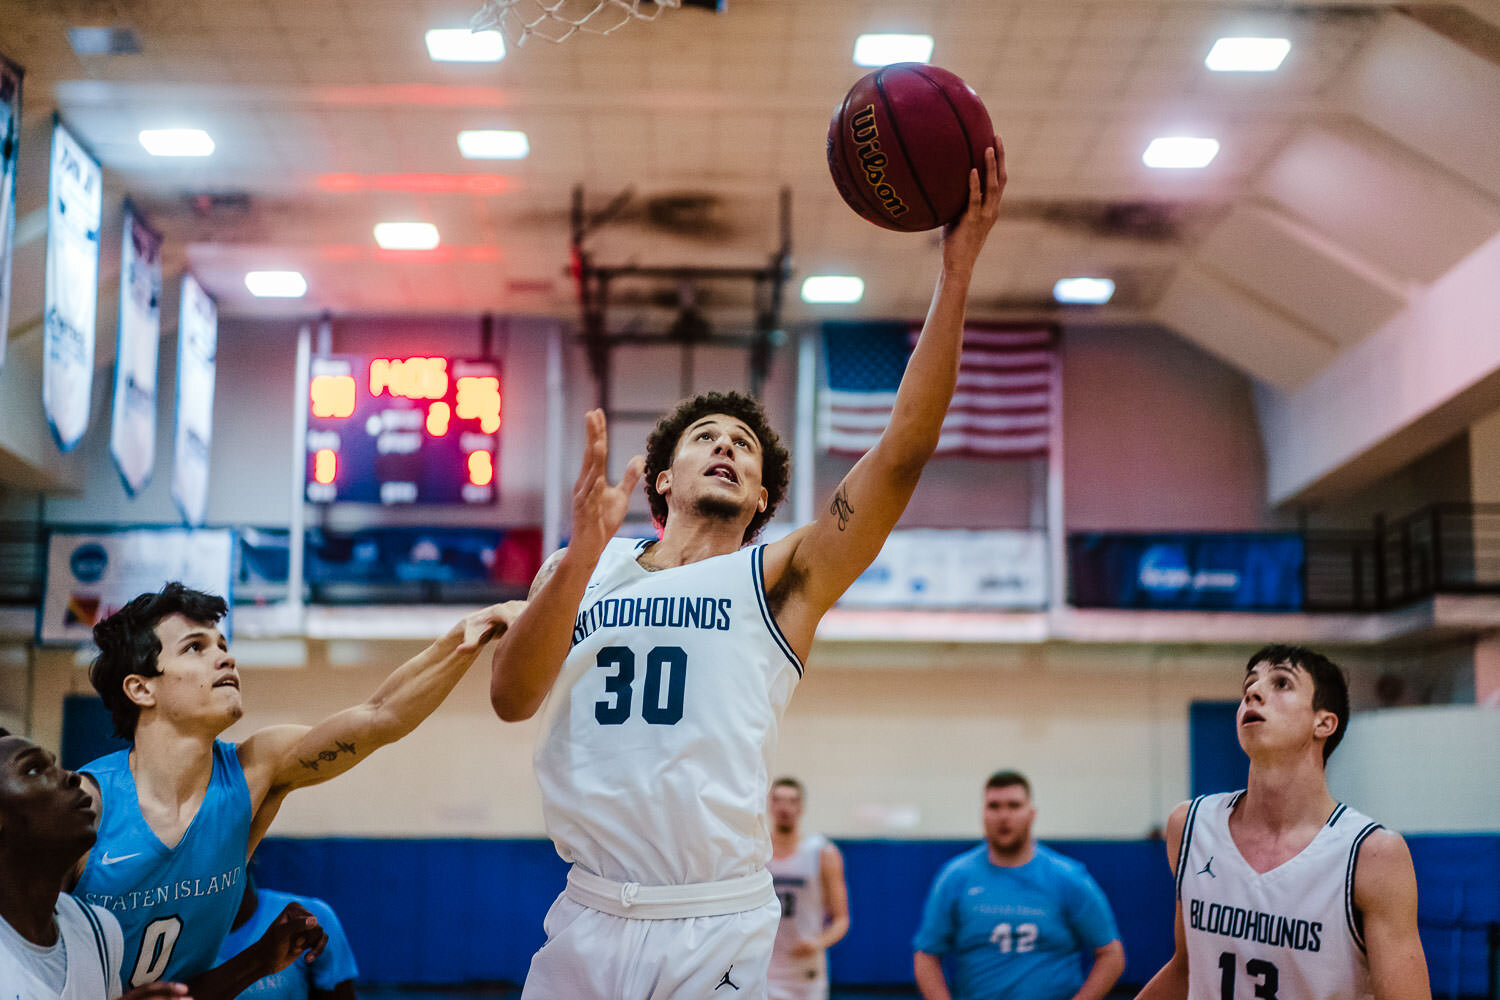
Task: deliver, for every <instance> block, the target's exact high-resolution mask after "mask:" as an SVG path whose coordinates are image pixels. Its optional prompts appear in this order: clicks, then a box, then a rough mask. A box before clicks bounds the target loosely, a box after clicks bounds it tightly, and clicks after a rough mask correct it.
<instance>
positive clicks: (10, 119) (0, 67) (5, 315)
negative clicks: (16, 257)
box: [0, 56, 24, 367]
mask: <svg viewBox="0 0 1500 1000" xmlns="http://www.w3.org/2000/svg"><path fill="white" fill-rule="evenodd" d="M23 75H24V73H23V71H22V70H21V67H19V66H17V65H16V64H15V63H13V62H11V61H10V60H9V59H7V58H5V57H4V56H0V367H4V365H5V341H6V340H7V339H8V338H7V336H6V334H7V332H8V331H9V330H10V266H11V257H12V254H13V253H14V251H15V245H16V163H17V161H18V160H19V159H20V152H21V77H22V76H23Z"/></svg>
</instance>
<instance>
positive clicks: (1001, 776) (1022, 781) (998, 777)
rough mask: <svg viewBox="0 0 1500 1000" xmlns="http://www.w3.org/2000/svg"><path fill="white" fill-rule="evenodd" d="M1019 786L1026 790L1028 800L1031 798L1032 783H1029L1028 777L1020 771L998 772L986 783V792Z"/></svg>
mask: <svg viewBox="0 0 1500 1000" xmlns="http://www.w3.org/2000/svg"><path fill="white" fill-rule="evenodd" d="M1018 785H1019V786H1020V787H1021V788H1024V789H1026V797H1027V798H1028V799H1029V798H1031V782H1029V781H1027V780H1026V775H1024V774H1022V773H1021V772H1020V771H996V772H995V773H994V774H992V775H990V778H989V780H988V781H986V782H985V783H984V790H985V791H989V790H990V789H991V788H1014V787H1016V786H1018Z"/></svg>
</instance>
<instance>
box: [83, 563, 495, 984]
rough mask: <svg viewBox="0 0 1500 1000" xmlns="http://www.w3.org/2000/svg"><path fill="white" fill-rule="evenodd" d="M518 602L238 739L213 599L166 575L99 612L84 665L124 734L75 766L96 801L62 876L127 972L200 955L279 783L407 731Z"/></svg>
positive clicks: (360, 756) (218, 931) (330, 766)
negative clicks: (89, 846)
mask: <svg viewBox="0 0 1500 1000" xmlns="http://www.w3.org/2000/svg"><path fill="white" fill-rule="evenodd" d="M521 607H522V605H521V604H520V602H514V603H512V604H510V605H495V606H493V607H489V608H485V609H483V610H482V611H477V612H475V613H474V614H471V615H469V616H468V617H466V618H464V619H463V620H462V621H460V622H458V623H457V624H456V625H454V626H453V627H452V628H451V629H449V630H448V632H447V633H445V634H444V635H443V636H442V637H440V638H439V639H437V640H436V641H435V642H433V643H432V645H430V646H428V647H427V648H426V649H425V650H423V651H422V652H421V653H419V654H417V656H415V657H413V658H412V659H411V660H409V661H407V662H406V663H405V664H403V665H402V666H401V667H400V668H399V669H397V670H396V671H395V672H394V673H392V674H391V675H390V677H388V678H386V680H385V682H384V683H382V684H381V685H380V687H379V688H377V689H376V690H375V692H374V693H373V694H372V695H371V696H370V697H369V699H368V700H366V701H365V702H364V703H363V704H360V705H356V706H354V707H352V708H348V709H345V710H344V711H342V712H338V713H336V714H334V715H332V716H330V717H328V718H327V719H325V720H323V721H322V722H320V723H319V724H317V725H316V726H312V727H308V726H273V727H270V728H268V729H262V730H260V731H259V732H257V733H254V734H253V735H251V736H250V737H249V738H248V739H246V740H245V741H244V742H243V743H240V744H238V745H234V744H230V743H225V742H222V741H220V740H219V739H218V737H219V735H220V734H221V733H223V732H224V730H226V729H228V728H229V727H230V726H231V725H233V724H234V722H235V721H236V720H238V719H239V718H240V716H241V715H243V714H244V709H243V707H242V705H241V701H240V675H239V671H238V670H236V669H235V663H234V657H232V656H231V655H230V654H229V647H228V644H227V642H226V641H225V638H224V635H223V634H222V633H221V632H220V631H219V629H218V626H217V623H218V622H219V620H220V619H221V618H222V617H223V616H224V613H225V610H226V606H225V604H224V601H223V599H222V598H219V597H215V596H213V595H210V594H204V593H201V592H199V591H196V590H190V589H188V588H187V587H184V586H182V584H180V583H169V584H167V586H166V587H165V588H163V589H162V590H161V591H160V592H159V593H155V594H142V595H140V596H139V597H137V598H136V599H135V600H133V601H131V602H130V603H129V604H127V605H125V607H123V608H121V609H120V610H119V611H116V612H115V613H114V614H111V615H110V616H109V617H107V618H105V619H104V620H103V621H102V622H100V623H99V624H98V625H96V626H95V627H94V641H95V642H96V643H97V644H98V646H99V650H100V652H99V656H98V657H97V658H96V659H95V660H94V664H93V666H92V667H91V668H90V671H89V679H90V680H91V681H92V682H93V684H94V688H95V689H96V690H97V691H98V692H99V695H100V697H101V698H103V700H104V704H105V706H106V707H108V708H109V710H110V714H111V715H112V716H113V719H114V724H115V729H116V731H117V732H118V733H119V735H120V736H122V737H124V738H125V739H128V740H130V741H131V743H132V746H131V748H130V749H129V750H125V751H120V752H119V753H115V754H111V755H109V756H107V757H103V758H100V759H99V760H97V761H95V762H93V763H92V764H88V765H86V766H85V767H84V768H83V769H82V771H83V774H84V776H85V778H87V779H88V780H87V781H86V782H85V784H84V787H85V789H87V790H88V791H89V792H90V793H91V794H92V795H93V797H94V799H95V801H96V803H97V805H98V807H99V808H100V810H101V813H102V815H101V819H100V835H99V839H98V842H97V843H96V844H95V845H94V848H93V850H91V851H90V852H89V854H88V855H87V857H86V858H85V860H84V862H83V864H82V866H81V867H80V869H79V871H78V873H77V878H76V881H75V883H74V891H75V892H76V893H78V894H80V895H82V896H83V897H84V898H85V899H87V900H89V901H90V902H94V903H95V904H96V905H99V906H102V907H103V908H105V909H106V910H107V911H108V912H110V913H111V914H113V915H114V916H115V918H116V919H117V920H119V922H120V926H121V928H122V929H123V930H124V933H125V953H124V963H123V965H122V966H121V978H122V980H123V981H124V984H125V986H126V987H127V988H129V987H132V986H140V985H142V984H145V983H150V982H154V981H157V980H160V979H171V980H184V979H190V978H192V977H193V976H194V975H196V974H197V973H200V972H202V971H203V970H205V969H206V968H208V967H209V965H210V964H212V962H213V960H214V956H215V955H216V954H217V953H218V949H219V944H220V942H222V941H223V940H224V936H225V935H226V934H227V933H228V932H229V928H230V924H231V923H232V921H233V918H234V913H235V910H236V909H237V908H238V906H239V902H240V895H241V892H242V890H243V887H244V879H245V862H246V861H247V860H248V859H249V857H250V855H251V854H252V853H253V852H254V850H255V845H256V844H257V843H259V841H260V838H261V837H262V836H263V835H264V834H265V832H266V828H267V827H268V826H269V825H270V823H271V820H272V819H273V818H274V817H275V815H276V811H277V810H278V809H279V808H280V806H281V802H282V800H283V799H284V798H285V796H286V795H287V793H289V792H291V791H292V790H293V789H296V788H301V787H305V786H307V785H314V784H317V783H319V782H323V781H327V780H328V779H329V778H333V777H336V776H337V775H339V774H342V773H343V772H345V771H347V770H348V769H349V768H351V767H353V766H354V765H355V764H357V763H359V762H360V761H362V760H364V759H365V758H366V757H368V756H369V755H370V754H371V753H372V752H373V751H375V750H377V749H378V748H380V747H382V746H384V745H386V744H387V743H391V742H393V741H395V740H398V739H400V738H401V737H402V736H405V735H406V734H407V733H409V732H411V731H412V730H413V729H414V728H416V726H417V724H418V723H419V722H421V721H422V720H423V719H425V718H426V717H427V716H428V715H430V714H431V713H432V711H433V710H434V709H435V708H437V706H438V705H439V704H440V703H441V702H442V700H443V699H444V698H445V697H446V696H447V695H448V692H449V691H451V690H452V689H453V686H454V685H455V684H457V683H458V680H459V678H460V677H462V676H463V674H464V671H466V670H467V669H468V668H469V665H470V664H472V663H473V662H474V659H475V657H476V656H478V654H479V650H480V649H481V648H482V646H483V645H484V644H485V643H486V642H488V641H489V640H490V639H492V638H494V637H495V636H496V635H498V634H500V633H501V632H503V631H504V630H505V628H506V627H507V625H508V623H509V621H510V620H511V619H512V618H513V617H514V616H515V615H517V614H519V613H520V608H521Z"/></svg>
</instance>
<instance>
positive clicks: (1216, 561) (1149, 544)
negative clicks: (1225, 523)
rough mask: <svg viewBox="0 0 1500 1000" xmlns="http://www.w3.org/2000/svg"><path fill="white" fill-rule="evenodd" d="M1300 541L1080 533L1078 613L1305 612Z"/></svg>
mask: <svg viewBox="0 0 1500 1000" xmlns="http://www.w3.org/2000/svg"><path fill="white" fill-rule="evenodd" d="M1303 563H1304V550H1303V544H1302V537H1301V536H1300V535H1295V534H1251V533H1247V534H1178V535H1125V534H1119V535H1109V534H1078V535H1070V536H1069V537H1068V567H1069V574H1068V575H1069V580H1070V582H1071V590H1072V603H1073V604H1074V605H1075V606H1076V607H1080V608H1163V609H1183V610H1217V611H1300V610H1302V606H1303V588H1302V571H1303Z"/></svg>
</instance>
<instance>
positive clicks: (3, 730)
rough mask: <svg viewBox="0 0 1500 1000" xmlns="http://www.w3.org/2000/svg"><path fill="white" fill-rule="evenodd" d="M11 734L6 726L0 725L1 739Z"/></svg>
mask: <svg viewBox="0 0 1500 1000" xmlns="http://www.w3.org/2000/svg"><path fill="white" fill-rule="evenodd" d="M9 735H10V730H9V729H6V728H5V727H4V726H0V740H3V739H5V738H6V737H7V736H9Z"/></svg>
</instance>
